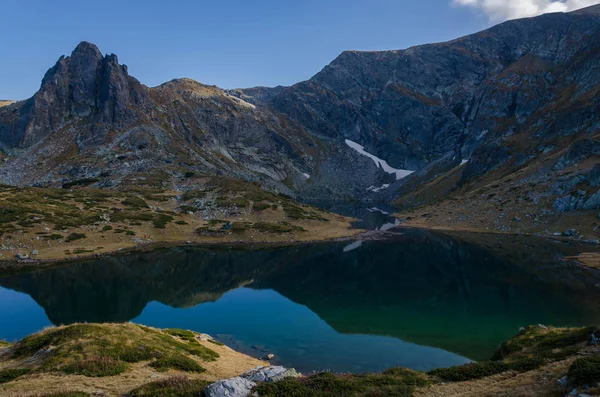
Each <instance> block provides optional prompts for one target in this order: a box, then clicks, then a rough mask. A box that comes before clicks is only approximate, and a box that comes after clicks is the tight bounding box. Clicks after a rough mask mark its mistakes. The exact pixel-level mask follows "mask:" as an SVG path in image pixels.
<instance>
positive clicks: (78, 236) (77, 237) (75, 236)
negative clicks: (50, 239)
mask: <svg viewBox="0 0 600 397" xmlns="http://www.w3.org/2000/svg"><path fill="white" fill-rule="evenodd" d="M84 238H87V236H86V235H85V233H71V234H69V235H68V236H67V238H66V239H65V241H66V242H67V243H69V242H71V241H76V240H81V239H84Z"/></svg>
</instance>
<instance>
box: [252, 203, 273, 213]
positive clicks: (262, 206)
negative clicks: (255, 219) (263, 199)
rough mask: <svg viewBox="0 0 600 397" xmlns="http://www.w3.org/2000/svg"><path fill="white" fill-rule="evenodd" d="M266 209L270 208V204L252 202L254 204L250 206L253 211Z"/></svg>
mask: <svg viewBox="0 0 600 397" xmlns="http://www.w3.org/2000/svg"><path fill="white" fill-rule="evenodd" d="M267 208H271V204H267V203H260V202H259V203H257V202H254V204H253V205H252V209H253V210H254V211H264V210H266V209H267Z"/></svg>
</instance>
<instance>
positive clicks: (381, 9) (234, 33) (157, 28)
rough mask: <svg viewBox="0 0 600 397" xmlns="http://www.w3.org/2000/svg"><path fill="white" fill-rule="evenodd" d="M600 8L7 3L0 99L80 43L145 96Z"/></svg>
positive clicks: (23, 93)
mask: <svg viewBox="0 0 600 397" xmlns="http://www.w3.org/2000/svg"><path fill="white" fill-rule="evenodd" d="M598 3H600V0H561V1H552V0H420V1H419V2H415V1H413V0H370V1H369V2H366V1H364V0H302V1H300V0H297V1H293V0H290V1H286V2H281V1H280V0H253V1H252V2H248V1H246V0H221V1H216V0H173V1H171V2H168V3H166V2H164V1H163V0H128V1H122V0H104V1H103V2H102V6H101V7H100V6H98V4H97V3H93V2H81V1H77V0H57V1H55V2H50V1H47V0H30V1H28V2H23V1H22V0H3V1H2V4H0V6H1V8H0V9H1V10H2V12H3V15H5V16H6V18H5V20H4V21H3V26H2V28H3V29H2V35H3V39H2V40H0V53H1V54H2V59H3V62H0V100H2V99H16V100H21V99H26V98H29V97H30V96H32V95H33V94H34V93H35V92H36V91H37V90H38V89H39V86H40V82H41V80H42V78H43V76H44V74H45V73H46V71H47V70H48V69H49V68H50V67H52V66H53V65H54V64H55V63H56V61H57V60H58V58H59V57H60V56H61V55H68V54H70V53H71V51H72V50H73V49H74V48H75V46H76V45H77V44H78V43H79V42H80V41H89V42H91V43H94V44H96V45H97V46H98V48H99V49H100V51H102V52H103V53H114V54H116V55H118V56H119V61H120V62H121V63H124V64H126V65H127V66H128V67H129V72H130V74H131V75H132V76H134V77H136V78H138V79H139V80H140V82H142V83H143V84H146V85H148V86H157V85H159V84H162V83H164V82H166V81H169V80H172V79H174V78H181V77H188V78H191V79H194V80H197V81H200V82H202V83H204V84H211V85H217V86H219V87H222V88H226V89H227V88H239V87H242V88H244V87H252V86H276V85H292V84H295V83H298V82H300V81H304V80H307V79H309V78H310V77H312V76H313V75H314V74H316V73H317V72H319V71H320V70H321V69H322V68H323V67H325V66H326V65H327V64H329V63H330V62H331V61H332V60H333V59H335V58H336V57H337V56H338V55H339V54H340V53H341V52H342V51H344V50H371V51H376V50H397V49H403V48H408V47H412V46H416V45H422V44H428V43H436V42H444V41H449V40H453V39H456V38H458V37H462V36H466V35H468V34H471V33H475V32H478V31H481V30H484V29H486V28H489V27H490V26H492V25H494V24H496V23H499V22H502V21H503V20H506V19H512V18H517V17H527V16H535V15H539V14H542V13H544V12H552V11H571V10H574V9H577V8H583V7H586V6H589V5H593V4H598Z"/></svg>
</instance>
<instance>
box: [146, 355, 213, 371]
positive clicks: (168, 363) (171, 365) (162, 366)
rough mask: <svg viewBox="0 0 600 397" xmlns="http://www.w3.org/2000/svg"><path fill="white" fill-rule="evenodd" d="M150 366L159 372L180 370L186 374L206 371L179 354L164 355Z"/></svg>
mask: <svg viewBox="0 0 600 397" xmlns="http://www.w3.org/2000/svg"><path fill="white" fill-rule="evenodd" d="M150 366H151V367H152V368H154V369H156V370H158V371H166V370H168V369H178V370H181V371H186V372H204V371H206V369H204V368H203V367H202V366H201V365H200V364H198V363H197V362H196V361H194V360H192V359H191V358H188V357H186V356H184V355H182V354H178V353H174V354H165V355H162V356H160V357H159V358H158V359H156V361H153V362H151V363H150Z"/></svg>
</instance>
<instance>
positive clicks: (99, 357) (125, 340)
mask: <svg viewBox="0 0 600 397" xmlns="http://www.w3.org/2000/svg"><path fill="white" fill-rule="evenodd" d="M188 332H189V333H190V334H192V335H195V334H194V333H192V332H191V331H184V330H169V333H167V332H162V331H160V330H157V329H152V328H148V327H141V326H138V325H134V324H122V325H118V326H117V325H111V326H109V325H99V324H75V325H71V326H68V327H61V328H52V329H49V330H46V331H43V332H41V333H39V334H35V335H31V336H28V337H26V338H24V339H22V340H21V341H19V342H17V343H16V344H14V345H13V347H12V349H11V352H12V357H13V358H15V359H19V358H26V357H31V356H32V355H34V354H35V353H36V352H38V351H40V350H41V349H46V348H48V347H49V346H53V347H54V349H53V350H52V354H50V355H47V356H42V357H44V358H43V360H42V362H41V363H40V364H39V368H37V370H39V371H41V372H53V371H61V372H65V373H69V374H80V375H85V376H111V375H116V374H119V373H122V372H124V371H126V370H127V369H128V365H127V364H128V363H137V362H144V361H148V362H150V365H151V366H152V367H154V368H156V369H161V370H163V369H168V368H173V369H180V370H184V371H190V372H203V371H204V368H202V366H200V364H198V363H197V362H196V361H195V360H193V359H192V358H191V357H195V358H198V359H200V360H203V361H214V360H216V359H217V358H218V357H219V355H218V354H217V353H216V352H215V351H213V350H211V349H209V348H207V347H205V346H203V345H201V344H200V343H198V342H197V341H196V340H195V339H192V338H189V337H188V336H189V334H188ZM172 334H176V335H177V337H178V338H180V337H181V338H182V339H183V340H180V339H176V338H174V337H173V336H171V335H172ZM180 335H181V336H180Z"/></svg>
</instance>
